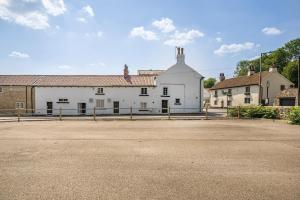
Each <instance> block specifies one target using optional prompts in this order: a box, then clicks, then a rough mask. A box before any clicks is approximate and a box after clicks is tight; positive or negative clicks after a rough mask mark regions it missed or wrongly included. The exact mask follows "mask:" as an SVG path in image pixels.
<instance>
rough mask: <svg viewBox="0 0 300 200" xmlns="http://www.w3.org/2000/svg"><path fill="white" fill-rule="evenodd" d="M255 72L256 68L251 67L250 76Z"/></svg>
mask: <svg viewBox="0 0 300 200" xmlns="http://www.w3.org/2000/svg"><path fill="white" fill-rule="evenodd" d="M254 73H255V70H254V67H252V66H251V67H250V68H249V71H248V76H251V75H253V74H254Z"/></svg>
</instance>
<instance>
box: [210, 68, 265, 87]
mask: <svg viewBox="0 0 300 200" xmlns="http://www.w3.org/2000/svg"><path fill="white" fill-rule="evenodd" d="M269 73H270V72H268V71H264V72H262V73H261V74H262V79H263V78H264V77H266V76H267V75H268V74H269ZM258 84H259V73H255V74H252V75H251V76H238V77H235V78H230V79H225V80H224V81H221V82H218V83H217V84H216V85H215V86H213V87H212V88H211V90H216V89H224V88H233V87H241V86H247V85H258Z"/></svg>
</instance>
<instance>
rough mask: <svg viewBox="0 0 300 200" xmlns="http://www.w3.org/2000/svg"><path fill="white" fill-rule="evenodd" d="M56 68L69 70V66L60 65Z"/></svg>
mask: <svg viewBox="0 0 300 200" xmlns="http://www.w3.org/2000/svg"><path fill="white" fill-rule="evenodd" d="M57 68H59V69H71V66H69V65H60V66H58V67H57Z"/></svg>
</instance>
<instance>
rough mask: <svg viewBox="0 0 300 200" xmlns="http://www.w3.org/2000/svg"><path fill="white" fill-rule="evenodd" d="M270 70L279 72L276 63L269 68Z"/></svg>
mask: <svg viewBox="0 0 300 200" xmlns="http://www.w3.org/2000/svg"><path fill="white" fill-rule="evenodd" d="M269 72H277V67H276V66H275V65H272V66H271V67H270V68H269Z"/></svg>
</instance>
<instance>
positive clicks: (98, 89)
mask: <svg viewBox="0 0 300 200" xmlns="http://www.w3.org/2000/svg"><path fill="white" fill-rule="evenodd" d="M103 92H104V90H103V88H97V93H96V94H104V93H103Z"/></svg>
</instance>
